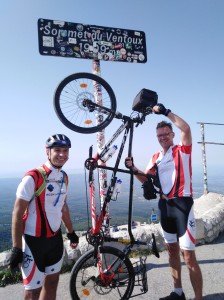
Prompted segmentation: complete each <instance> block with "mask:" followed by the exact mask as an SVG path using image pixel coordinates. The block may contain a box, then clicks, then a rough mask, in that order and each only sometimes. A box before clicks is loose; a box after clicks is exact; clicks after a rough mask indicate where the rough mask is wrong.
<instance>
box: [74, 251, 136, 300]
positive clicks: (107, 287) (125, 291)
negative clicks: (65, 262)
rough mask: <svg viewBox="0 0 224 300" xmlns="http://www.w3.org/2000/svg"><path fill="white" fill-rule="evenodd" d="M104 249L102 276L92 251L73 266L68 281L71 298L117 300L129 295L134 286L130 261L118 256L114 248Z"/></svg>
mask: <svg viewBox="0 0 224 300" xmlns="http://www.w3.org/2000/svg"><path fill="white" fill-rule="evenodd" d="M108 249H109V250H108ZM111 249H112V251H111ZM106 251H107V252H106V253H105V252H104V253H102V254H101V263H102V269H103V270H104V274H103V276H101V275H100V273H99V268H98V265H97V264H96V261H95V260H94V259H93V251H92V252H91V253H90V254H89V255H87V256H86V257H84V258H83V260H82V261H81V262H80V263H79V264H78V265H77V268H75V267H74V269H73V271H72V277H71V281H70V290H71V294H72V296H73V298H72V299H94V300H96V299H102V300H103V299H107V300H115V299H116V300H117V299H127V296H128V295H130V293H131V292H132V290H133V286H134V276H133V274H134V273H133V267H132V265H131V263H130V261H129V260H128V262H127V260H125V259H123V258H122V257H119V254H118V253H119V252H117V249H115V248H111V247H107V249H106ZM114 262H115V263H114ZM106 270H107V272H106ZM104 276H105V277H104Z"/></svg>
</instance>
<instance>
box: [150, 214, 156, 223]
mask: <svg viewBox="0 0 224 300" xmlns="http://www.w3.org/2000/svg"><path fill="white" fill-rule="evenodd" d="M156 221H157V215H156V214H153V215H151V222H156Z"/></svg>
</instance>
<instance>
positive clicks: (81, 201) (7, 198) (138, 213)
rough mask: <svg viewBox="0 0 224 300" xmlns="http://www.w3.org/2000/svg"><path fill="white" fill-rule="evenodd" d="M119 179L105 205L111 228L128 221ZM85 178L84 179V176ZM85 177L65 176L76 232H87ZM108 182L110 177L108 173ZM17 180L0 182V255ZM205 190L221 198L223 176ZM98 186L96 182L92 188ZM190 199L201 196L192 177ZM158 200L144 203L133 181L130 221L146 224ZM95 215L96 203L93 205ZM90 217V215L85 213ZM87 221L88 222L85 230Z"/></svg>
mask: <svg viewBox="0 0 224 300" xmlns="http://www.w3.org/2000/svg"><path fill="white" fill-rule="evenodd" d="M118 176H119V178H121V179H122V190H121V194H120V196H119V198H118V200H117V201H111V202H110V204H109V212H110V217H111V220H110V222H111V225H112V224H117V225H122V224H127V221H128V205H129V175H128V174H123V173H122V174H118ZM86 177H87V178H88V175H87V176H86ZM85 180H86V179H85V174H71V175H69V193H68V204H69V207H70V211H71V217H72V221H73V224H74V227H75V228H76V230H86V229H88V214H87V208H89V209H90V203H89V199H88V201H87V200H86V193H87V194H88V191H89V190H88V184H87V188H86V185H85ZM108 180H110V173H109V172H108ZM20 181H21V178H7V179H4V178H0V197H1V198H0V199H1V200H0V201H1V218H0V251H4V250H5V249H7V248H10V247H11V218H12V209H13V205H14V201H15V193H16V189H17V186H18V184H19V182H20ZM208 183H209V190H210V191H213V192H217V193H223V194H224V184H223V183H224V176H216V177H215V176H214V177H210V178H209V180H208ZM97 185H98V183H97V181H96V186H97ZM193 189H194V198H199V197H200V196H201V195H202V194H203V182H202V179H201V178H198V177H193ZM157 202H158V200H151V201H147V200H145V199H144V198H143V190H142V188H141V184H140V183H139V182H138V181H137V180H135V181H134V194H133V214H132V219H133V220H136V221H141V222H148V220H149V218H150V214H151V211H152V209H154V210H155V213H158V211H157ZM97 206H98V212H99V207H100V203H99V201H97ZM89 213H90V212H89ZM90 223H91V219H90V218H89V226H91V225H90Z"/></svg>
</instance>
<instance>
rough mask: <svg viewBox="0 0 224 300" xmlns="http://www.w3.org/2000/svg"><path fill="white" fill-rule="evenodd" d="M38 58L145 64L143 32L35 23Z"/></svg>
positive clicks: (50, 22) (46, 22)
mask: <svg viewBox="0 0 224 300" xmlns="http://www.w3.org/2000/svg"><path fill="white" fill-rule="evenodd" d="M38 36H39V52H40V54H41V55H51V56H61V57H75V58H87V59H94V60H108V61H123V62H132V63H145V62H146V61H147V55H146V41H145V33H144V32H143V31H139V30H128V29H120V28H110V27H102V26H95V25H84V24H80V23H70V22H64V21H53V20H45V19H39V20H38Z"/></svg>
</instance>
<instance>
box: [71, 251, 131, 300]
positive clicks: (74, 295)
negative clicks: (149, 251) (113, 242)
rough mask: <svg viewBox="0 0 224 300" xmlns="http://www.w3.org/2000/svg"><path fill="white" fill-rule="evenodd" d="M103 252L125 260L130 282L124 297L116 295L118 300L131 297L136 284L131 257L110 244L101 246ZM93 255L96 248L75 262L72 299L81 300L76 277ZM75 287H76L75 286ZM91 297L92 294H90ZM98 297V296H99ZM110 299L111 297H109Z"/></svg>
mask: <svg viewBox="0 0 224 300" xmlns="http://www.w3.org/2000/svg"><path fill="white" fill-rule="evenodd" d="M100 252H101V253H104V254H105V253H106V254H113V255H114V256H117V257H118V258H119V259H121V260H122V261H123V262H125V265H126V267H127V270H128V276H129V282H128V287H127V289H126V292H125V293H124V295H123V296H122V298H117V296H116V300H118V299H120V300H125V299H129V298H130V297H131V294H132V292H133V289H134V284H135V273H134V268H133V265H132V263H131V261H130V259H129V258H128V257H127V256H125V254H124V253H123V252H122V251H120V250H119V249H117V248H114V247H110V246H103V247H101V251H100ZM91 257H94V250H93V249H92V250H89V251H88V252H86V253H85V254H84V255H82V256H81V257H80V258H79V259H78V260H77V262H76V263H75V265H74V266H73V268H72V271H71V276H70V284H69V288H70V295H71V298H72V300H80V298H79V296H78V294H77V290H76V284H75V283H76V279H77V275H78V272H79V270H80V269H81V267H82V265H83V264H84V263H85V262H86V261H87V260H88V259H90V258H91ZM74 287H75V288H74ZM89 299H91V298H90V296H89ZM97 299H98V298H97ZM108 299H110V298H109V297H108Z"/></svg>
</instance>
